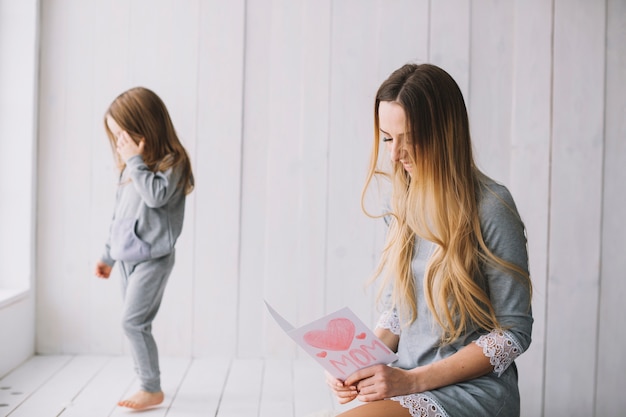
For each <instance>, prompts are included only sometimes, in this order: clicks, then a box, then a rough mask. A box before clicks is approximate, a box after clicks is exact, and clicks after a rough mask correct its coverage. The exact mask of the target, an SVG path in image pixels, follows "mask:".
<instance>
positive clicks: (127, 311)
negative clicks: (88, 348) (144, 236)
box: [120, 252, 175, 392]
mask: <svg viewBox="0 0 626 417" xmlns="http://www.w3.org/2000/svg"><path fill="white" fill-rule="evenodd" d="M174 257H175V254H174V252H172V253H170V254H169V255H165V256H163V257H161V258H157V259H150V260H147V261H144V262H140V263H129V262H120V266H121V267H120V271H121V275H122V280H121V281H122V295H123V297H124V311H123V315H122V327H123V328H124V332H125V333H126V337H127V338H128V341H129V342H130V348H131V351H132V354H133V359H134V361H135V371H136V372H137V376H138V377H139V379H140V380H141V389H143V390H145V391H148V392H159V391H161V377H160V371H159V353H158V350H157V346H156V343H155V341H154V338H153V337H152V321H153V320H154V317H155V316H156V314H157V312H158V311H159V306H160V305H161V299H162V298H163V292H164V291H165V285H166V284H167V280H168V278H169V276H170V273H171V272H172V269H173V267H174Z"/></svg>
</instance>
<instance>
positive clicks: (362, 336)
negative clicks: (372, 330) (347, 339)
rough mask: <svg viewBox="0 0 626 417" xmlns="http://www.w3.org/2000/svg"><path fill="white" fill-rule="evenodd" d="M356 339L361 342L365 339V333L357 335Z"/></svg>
mask: <svg viewBox="0 0 626 417" xmlns="http://www.w3.org/2000/svg"><path fill="white" fill-rule="evenodd" d="M356 338H357V339H361V340H363V339H365V332H363V333H359V334H357V335H356Z"/></svg>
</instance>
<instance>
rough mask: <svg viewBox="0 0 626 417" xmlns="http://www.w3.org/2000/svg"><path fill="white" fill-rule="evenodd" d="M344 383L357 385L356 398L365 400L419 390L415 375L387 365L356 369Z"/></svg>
mask: <svg viewBox="0 0 626 417" xmlns="http://www.w3.org/2000/svg"><path fill="white" fill-rule="evenodd" d="M344 384H345V385H346V386H356V391H357V396H356V398H358V399H359V401H363V402H369V401H378V400H384V399H385V398H391V397H395V396H397V395H406V394H412V393H414V392H419V390H417V389H416V388H415V376H414V375H412V374H411V373H410V372H408V371H405V370H404V369H400V368H394V367H391V366H387V365H374V366H370V367H367V368H364V369H361V370H359V371H356V372H355V373H353V374H352V375H350V376H349V377H348V378H347V379H346V380H345V382H344Z"/></svg>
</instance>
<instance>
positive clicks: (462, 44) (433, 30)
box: [429, 0, 471, 103]
mask: <svg viewBox="0 0 626 417" xmlns="http://www.w3.org/2000/svg"><path fill="white" fill-rule="evenodd" d="M470 22H471V18H470V0H443V1H431V2H430V21H429V23H430V24H429V27H430V38H429V40H430V47H429V61H430V62H431V63H433V64H435V65H438V66H440V67H441V68H443V69H445V70H446V71H447V72H448V73H449V74H450V75H451V76H452V78H454V80H455V81H456V83H457V84H458V85H459V88H460V89H461V91H462V92H463V97H464V98H465V102H466V103H469V79H470V72H469V67H470Z"/></svg>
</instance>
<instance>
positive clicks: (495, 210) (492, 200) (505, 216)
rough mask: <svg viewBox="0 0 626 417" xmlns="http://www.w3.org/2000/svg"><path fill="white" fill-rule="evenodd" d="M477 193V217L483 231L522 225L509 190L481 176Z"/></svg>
mask: <svg viewBox="0 0 626 417" xmlns="http://www.w3.org/2000/svg"><path fill="white" fill-rule="evenodd" d="M479 183H480V187H479V192H478V215H479V217H480V223H481V225H482V228H483V231H485V229H491V228H494V227H495V228H498V227H501V226H502V225H503V223H504V224H509V225H511V223H513V224H515V225H516V226H520V225H521V226H522V227H523V223H522V220H521V217H520V215H519V212H518V211H517V207H516V205H515V201H514V200H513V196H512V195H511V192H510V191H509V189H508V188H507V187H506V186H504V185H503V184H500V183H498V182H497V181H495V180H493V179H491V178H489V177H487V176H483V177H482V178H480V181H479Z"/></svg>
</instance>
